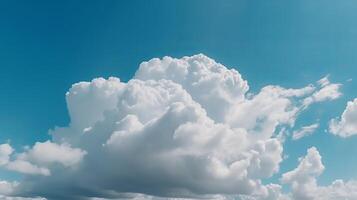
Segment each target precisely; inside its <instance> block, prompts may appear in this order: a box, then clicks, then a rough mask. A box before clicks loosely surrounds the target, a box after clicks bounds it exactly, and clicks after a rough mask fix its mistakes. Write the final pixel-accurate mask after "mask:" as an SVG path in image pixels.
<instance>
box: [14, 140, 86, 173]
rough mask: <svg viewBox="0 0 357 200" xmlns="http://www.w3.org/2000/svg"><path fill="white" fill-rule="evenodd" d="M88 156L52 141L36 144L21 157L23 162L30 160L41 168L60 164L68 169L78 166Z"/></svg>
mask: <svg viewBox="0 0 357 200" xmlns="http://www.w3.org/2000/svg"><path fill="white" fill-rule="evenodd" d="M85 154H86V152H85V151H82V150H81V149H78V148H71V147H70V146H69V145H68V144H56V143H52V142H50V141H46V142H36V144H35V145H34V146H33V147H32V148H31V149H29V150H28V151H27V152H26V153H23V154H21V155H20V156H19V159H21V160H28V161H31V162H32V163H36V164H38V165H41V166H48V165H50V164H53V163H59V164H62V165H64V166H66V167H70V166H74V165H76V164H78V163H79V162H80V161H81V160H82V159H83V156H84V155H85Z"/></svg>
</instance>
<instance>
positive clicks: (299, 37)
mask: <svg viewBox="0 0 357 200" xmlns="http://www.w3.org/2000/svg"><path fill="white" fill-rule="evenodd" d="M356 9H357V4H356V2H355V1H353V0H346V1H341V2H336V1H332V0H317V1H311V0H302V1H284V0H275V1H250V0H247V1H243V0H239V1H228V0H227V1H219V2H218V1H211V0H209V1H198V0H197V1H188V0H182V1H159V0H156V1H110V0H108V1H77V0H76V1H56V2H53V1H40V0H38V1H31V2H30V1H8V0H5V1H2V2H1V3H0V19H1V20H0V69H1V73H0V91H1V93H2V98H0V141H1V142H0V143H5V142H7V141H10V143H11V145H12V146H13V147H14V148H15V149H19V150H21V148H22V147H23V146H25V145H30V146H32V145H33V144H34V143H35V142H37V141H41V142H43V141H46V140H48V139H50V136H49V135H48V130H49V129H52V128H54V127H55V126H65V125H67V124H68V123H69V117H68V112H67V108H66V102H65V93H66V92H67V91H68V89H69V88H70V87H71V85H72V84H73V83H76V82H79V81H90V80H92V79H93V78H96V77H104V78H108V77H109V76H115V77H119V78H120V79H121V80H123V81H128V80H130V79H131V78H132V77H133V75H134V73H135V71H136V70H137V69H138V66H139V64H140V63H141V62H143V61H146V60H149V59H151V58H154V57H159V58H162V57H163V56H171V57H175V58H181V57H182V56H186V55H187V56H191V55H195V54H198V53H203V54H205V55H207V56H209V57H211V58H213V59H215V60H216V61H217V62H220V63H222V64H223V65H225V66H228V67H230V68H235V69H237V70H238V71H239V73H240V74H241V75H242V76H243V78H244V79H245V80H248V83H249V86H250V88H251V90H250V91H251V92H254V93H258V92H259V90H260V89H261V88H262V87H263V86H265V85H269V84H272V85H280V86H283V87H286V88H301V87H304V86H306V85H307V84H310V83H314V82H315V81H317V80H319V79H321V78H322V77H324V76H326V75H329V78H330V80H331V82H335V83H341V84H343V86H342V87H341V92H342V96H341V97H340V98H338V99H336V100H334V101H328V102H321V103H317V104H316V105H313V106H312V107H311V108H310V109H309V110H307V111H304V112H303V113H302V114H301V117H299V118H298V119H297V121H296V127H297V128H298V127H301V126H305V125H309V124H312V123H315V122H317V121H318V122H319V123H320V127H319V128H318V130H316V133H314V134H313V135H312V136H309V137H305V138H302V139H301V140H298V141H291V140H288V141H286V143H285V144H284V152H285V153H286V154H287V155H289V157H288V158H287V159H286V160H285V161H284V162H283V163H282V165H281V173H283V172H286V171H288V170H291V169H293V168H294V167H295V166H296V165H297V163H298V161H297V158H298V157H300V156H303V155H304V154H305V152H306V149H307V148H309V147H311V146H316V147H317V148H318V149H319V152H320V154H321V156H322V158H323V162H324V165H325V167H326V170H325V172H324V173H323V174H322V175H321V177H320V178H319V182H320V183H321V184H328V183H330V182H331V181H333V180H335V179H337V178H342V179H345V180H349V179H357V172H356V170H355V166H356V165H357V157H356V156H355V155H356V153H357V148H356V144H357V138H355V137H353V136H352V137H349V138H340V137H337V136H334V135H332V134H329V133H327V132H326V131H325V130H327V129H328V122H329V120H330V119H331V118H335V117H339V116H340V115H341V113H342V112H343V110H344V109H345V107H346V102H347V101H350V100H353V99H354V98H355V97H357V92H356V90H355V88H356V87H357V83H356V81H355V80H354V79H355V78H356V77H355V76H356V74H357V67H356V66H357V55H356V52H357V21H356V20H355V19H356V18H357V12H355V11H356ZM348 79H352V81H347V80H348ZM281 173H279V174H281ZM0 176H2V178H4V179H6V178H7V179H13V178H14V177H17V176H16V175H15V174H13V173H12V172H7V171H3V170H2V171H1V172H0ZM0 178H1V177H0ZM276 180H277V179H276Z"/></svg>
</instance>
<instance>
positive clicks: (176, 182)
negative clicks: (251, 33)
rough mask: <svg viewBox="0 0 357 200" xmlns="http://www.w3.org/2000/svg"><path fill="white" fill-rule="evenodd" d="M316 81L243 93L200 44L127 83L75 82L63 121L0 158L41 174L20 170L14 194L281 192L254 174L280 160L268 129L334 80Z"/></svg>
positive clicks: (263, 195) (235, 75) (146, 67)
mask: <svg viewBox="0 0 357 200" xmlns="http://www.w3.org/2000/svg"><path fill="white" fill-rule="evenodd" d="M325 82H326V81H325ZM320 84H321V85H324V86H322V87H321V88H320V89H317V88H316V87H315V86H314V85H308V86H306V87H303V88H300V89H285V88H283V87H280V86H271V85H270V86H266V87H264V88H262V89H261V91H260V92H259V93H257V94H252V95H246V93H247V91H248V89H249V87H248V83H247V81H246V80H244V79H243V78H242V77H241V75H240V74H239V72H238V71H236V70H234V69H227V68H226V67H225V66H223V65H221V64H219V63H216V62H215V61H214V60H212V59H210V58H208V57H206V56H204V55H202V54H200V55H196V56H192V57H183V58H181V59H174V58H170V57H164V58H163V59H162V60H160V59H152V60H150V61H148V62H144V63H142V64H141V65H140V68H139V70H138V71H137V72H136V75H135V77H134V78H133V79H131V80H130V81H129V82H127V83H124V82H121V81H120V80H119V79H117V78H109V79H108V80H106V79H103V78H98V79H94V80H92V81H91V82H80V83H77V84H74V85H73V86H72V88H71V89H70V90H69V92H68V93H67V94H66V101H67V106H68V112H69V115H70V119H71V122H70V124H69V125H68V126H67V127H56V128H55V129H54V130H52V131H50V134H51V135H52V137H53V138H52V141H51V142H50V141H47V142H44V143H36V144H35V145H34V146H33V147H32V148H30V149H28V150H26V151H25V152H24V153H21V154H18V155H17V157H16V159H15V160H13V161H10V162H9V163H8V164H7V166H11V165H13V167H11V168H12V169H13V170H17V171H20V172H23V173H31V172H32V174H43V175H48V176H28V178H26V179H25V180H24V181H23V182H21V183H20V184H19V187H17V188H16V190H15V191H14V192H13V194H14V195H16V196H26V197H32V196H44V197H48V198H50V199H78V198H87V197H88V198H89V197H100V198H119V197H123V195H124V196H125V195H126V194H128V193H142V194H145V195H151V196H162V197H171V198H175V197H185V198H196V197H199V198H202V197H205V198H216V197H217V195H218V194H220V195H223V196H225V197H226V196H229V195H232V196H237V195H238V196H242V195H245V196H246V197H247V198H250V197H252V198H260V199H283V198H285V195H283V194H281V193H280V190H281V187H280V186H279V185H274V184H268V185H264V184H263V183H262V179H264V178H269V177H271V176H272V175H274V174H275V173H277V172H278V171H279V164H280V163H281V162H282V156H283V155H282V153H283V147H282V141H281V140H280V139H278V138H276V134H277V132H279V130H280V129H279V128H281V127H285V126H293V125H294V122H295V119H296V117H297V116H298V114H299V113H300V111H301V110H303V109H306V107H307V105H306V104H305V101H306V99H307V98H313V99H314V100H313V101H312V102H317V101H323V100H328V99H333V97H331V96H332V95H331V94H330V93H329V92H324V91H323V90H330V89H326V88H327V87H329V86H331V85H333V84H331V83H326V84H323V83H320ZM319 92H320V94H319ZM326 94H328V95H326ZM317 96H320V97H317ZM321 96H330V97H328V98H327V97H324V98H322V97H321ZM312 102H310V103H309V104H311V103H312ZM8 168H9V167H8ZM46 170H48V171H46Z"/></svg>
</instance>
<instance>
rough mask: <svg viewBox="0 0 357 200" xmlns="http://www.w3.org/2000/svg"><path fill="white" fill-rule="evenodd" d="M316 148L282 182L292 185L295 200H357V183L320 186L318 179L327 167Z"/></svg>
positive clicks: (340, 181) (283, 177)
mask: <svg viewBox="0 0 357 200" xmlns="http://www.w3.org/2000/svg"><path fill="white" fill-rule="evenodd" d="M321 159H322V158H321V155H320V153H319V152H318V151H317V149H316V148H315V147H312V148H310V149H308V151H307V155H306V156H305V157H303V158H300V160H299V161H300V162H299V165H298V167H297V168H295V169H294V170H292V171H289V172H287V173H285V174H283V176H282V178H281V181H282V182H283V183H285V184H290V185H291V188H292V194H291V197H292V199H294V200H326V199H328V200H346V199H351V200H352V199H357V182H356V181H353V180H352V181H347V182H344V181H343V180H335V181H333V182H332V184H330V185H327V186H319V185H318V184H317V177H318V176H320V175H321V174H322V172H323V171H324V169H325V166H324V165H323V164H322V160H321Z"/></svg>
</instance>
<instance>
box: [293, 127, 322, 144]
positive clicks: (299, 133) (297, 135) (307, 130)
mask: <svg viewBox="0 0 357 200" xmlns="http://www.w3.org/2000/svg"><path fill="white" fill-rule="evenodd" d="M318 127H319V124H318V123H315V124H311V125H308V126H303V127H301V128H300V129H299V130H296V131H294V132H293V140H298V139H301V138H303V137H305V136H308V135H311V134H313V133H314V132H315V130H316V129H317V128H318Z"/></svg>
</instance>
